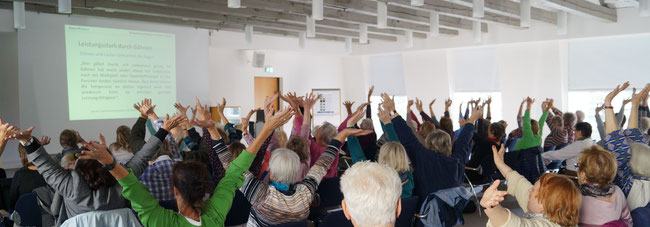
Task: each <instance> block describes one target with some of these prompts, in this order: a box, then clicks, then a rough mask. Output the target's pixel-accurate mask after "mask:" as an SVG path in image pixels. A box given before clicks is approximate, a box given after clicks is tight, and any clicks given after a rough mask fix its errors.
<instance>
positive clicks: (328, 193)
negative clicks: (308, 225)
mask: <svg viewBox="0 0 650 227" xmlns="http://www.w3.org/2000/svg"><path fill="white" fill-rule="evenodd" d="M316 195H317V196H316V199H315V200H314V204H312V208H311V210H310V212H309V218H308V219H309V220H312V221H315V222H317V221H320V220H321V219H323V218H324V217H325V215H327V211H328V210H332V209H337V208H340V206H341V200H343V193H342V192H341V178H339V177H333V178H325V179H323V180H322V181H321V182H320V184H319V185H318V189H317V190H316Z"/></svg>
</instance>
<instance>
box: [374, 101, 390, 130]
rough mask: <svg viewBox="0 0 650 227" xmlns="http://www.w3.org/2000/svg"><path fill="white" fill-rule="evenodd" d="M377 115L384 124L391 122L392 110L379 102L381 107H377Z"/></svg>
mask: <svg viewBox="0 0 650 227" xmlns="http://www.w3.org/2000/svg"><path fill="white" fill-rule="evenodd" d="M377 116H378V117H379V120H380V121H381V122H382V123H384V125H386V124H389V123H391V121H390V120H391V116H390V111H388V110H387V109H385V108H384V105H381V104H379V108H377Z"/></svg>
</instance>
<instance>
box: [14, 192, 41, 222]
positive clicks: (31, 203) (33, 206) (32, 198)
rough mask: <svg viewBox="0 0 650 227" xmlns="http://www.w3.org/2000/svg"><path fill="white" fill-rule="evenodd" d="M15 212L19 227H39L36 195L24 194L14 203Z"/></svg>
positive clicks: (39, 216) (39, 220)
mask: <svg viewBox="0 0 650 227" xmlns="http://www.w3.org/2000/svg"><path fill="white" fill-rule="evenodd" d="M16 212H18V214H19V215H20V223H19V225H20V226H41V211H40V209H39V208H38V202H37V197H36V193H34V192H30V193H27V194H24V195H22V196H20V198H18V201H16Z"/></svg>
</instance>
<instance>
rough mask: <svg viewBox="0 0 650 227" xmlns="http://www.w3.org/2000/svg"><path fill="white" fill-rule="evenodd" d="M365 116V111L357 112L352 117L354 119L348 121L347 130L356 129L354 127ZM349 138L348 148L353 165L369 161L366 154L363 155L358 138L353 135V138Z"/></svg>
mask: <svg viewBox="0 0 650 227" xmlns="http://www.w3.org/2000/svg"><path fill="white" fill-rule="evenodd" d="M364 115H365V110H363V111H357V112H355V113H354V114H353V115H352V117H351V118H350V119H349V120H348V122H347V128H348V129H354V125H356V124H357V122H358V121H359V120H361V118H363V116H364ZM347 138H348V148H349V149H350V156H351V157H352V163H357V162H360V161H365V160H368V159H367V157H366V156H365V154H364V153H363V149H362V148H361V144H360V143H359V140H358V139H357V137H356V136H354V135H352V136H348V137H347Z"/></svg>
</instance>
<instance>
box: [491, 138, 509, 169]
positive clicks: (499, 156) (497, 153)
mask: <svg viewBox="0 0 650 227" xmlns="http://www.w3.org/2000/svg"><path fill="white" fill-rule="evenodd" d="M505 154H506V148H505V147H504V146H503V144H501V147H500V148H499V150H497V146H492V156H493V157H494V164H496V165H497V166H499V164H504V165H505V161H504V156H505ZM502 174H506V173H502ZM504 176H505V175H504Z"/></svg>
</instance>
